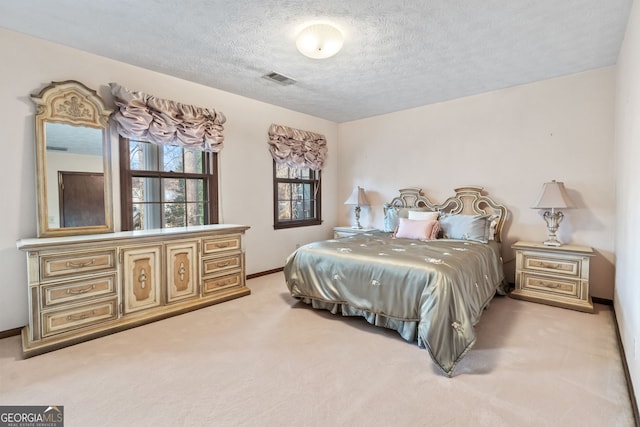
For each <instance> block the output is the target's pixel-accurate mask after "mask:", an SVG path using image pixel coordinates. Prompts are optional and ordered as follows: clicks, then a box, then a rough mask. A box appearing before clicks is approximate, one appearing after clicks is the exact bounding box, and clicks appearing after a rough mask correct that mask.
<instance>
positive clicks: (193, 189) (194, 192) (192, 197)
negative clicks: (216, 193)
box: [186, 179, 208, 202]
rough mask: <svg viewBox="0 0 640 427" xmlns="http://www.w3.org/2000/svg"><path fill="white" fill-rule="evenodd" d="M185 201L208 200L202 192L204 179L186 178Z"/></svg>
mask: <svg viewBox="0 0 640 427" xmlns="http://www.w3.org/2000/svg"><path fill="white" fill-rule="evenodd" d="M186 181H187V191H186V201H187V202H208V200H206V198H205V194H204V180H203V179H187V180H186Z"/></svg>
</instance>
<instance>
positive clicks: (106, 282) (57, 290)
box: [41, 273, 117, 308]
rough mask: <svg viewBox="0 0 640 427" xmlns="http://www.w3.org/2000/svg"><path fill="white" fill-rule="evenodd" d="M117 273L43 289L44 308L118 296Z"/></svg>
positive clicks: (43, 287)
mask: <svg viewBox="0 0 640 427" xmlns="http://www.w3.org/2000/svg"><path fill="white" fill-rule="evenodd" d="M116 283H117V276H116V273H111V274H108V275H105V276H100V277H92V278H90V279H81V280H68V281H65V282H62V283H56V284H48V285H43V286H42V287H41V291H42V308H48V307H51V306H56V305H59V304H64V303H71V302H80V301H84V300H87V299H96V298H97V297H103V296H108V295H114V296H115V295H116Z"/></svg>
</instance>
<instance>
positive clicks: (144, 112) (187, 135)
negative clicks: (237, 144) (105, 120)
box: [109, 83, 227, 152]
mask: <svg viewBox="0 0 640 427" xmlns="http://www.w3.org/2000/svg"><path fill="white" fill-rule="evenodd" d="M109 86H110V87H111V93H112V94H113V97H114V102H115V104H116V106H117V107H118V109H116V111H115V112H114V113H113V116H112V117H113V119H114V120H115V121H116V123H117V124H118V133H119V134H120V135H122V136H123V137H125V138H132V139H137V140H140V141H146V142H152V143H154V144H166V145H181V146H183V147H185V148H192V149H199V150H203V151H212V152H218V151H220V150H221V149H222V143H223V141H224V136H223V135H222V131H223V130H224V128H223V126H222V125H223V124H224V122H226V120H227V119H226V117H225V116H224V114H222V113H221V112H217V111H215V110H214V109H209V108H201V107H195V106H193V105H186V104H181V103H179V102H175V101H169V100H166V99H160V98H156V97H154V96H152V95H147V94H145V93H142V92H133V91H130V90H128V89H126V88H125V87H123V86H120V85H119V84H117V83H109Z"/></svg>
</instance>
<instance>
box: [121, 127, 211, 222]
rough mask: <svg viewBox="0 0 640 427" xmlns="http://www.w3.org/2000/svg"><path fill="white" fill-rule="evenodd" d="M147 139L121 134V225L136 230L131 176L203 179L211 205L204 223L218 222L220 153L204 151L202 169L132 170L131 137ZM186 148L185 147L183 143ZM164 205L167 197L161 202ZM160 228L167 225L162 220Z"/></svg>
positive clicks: (206, 212) (206, 211)
mask: <svg viewBox="0 0 640 427" xmlns="http://www.w3.org/2000/svg"><path fill="white" fill-rule="evenodd" d="M132 140H133V141H139V142H145V143H148V144H152V145H158V147H160V149H161V148H162V147H161V145H159V144H153V143H151V142H148V141H140V140H134V139H130V138H125V137H123V136H120V144H119V145H120V147H119V148H120V153H119V157H120V221H121V223H120V228H121V230H122V231H133V230H134V228H133V226H134V225H133V204H134V203H133V199H132V193H131V191H132V179H133V178H170V179H171V178H177V179H180V178H183V179H204V180H205V182H204V184H205V187H206V190H205V191H206V194H207V197H208V199H209V203H208V209H205V221H204V224H205V225H207V224H218V223H219V217H218V191H219V190H218V173H217V170H218V154H217V153H214V152H206V151H203V156H204V157H203V164H204V169H205V171H204V172H203V173H201V174H200V173H191V172H173V171H148V170H132V169H131V156H130V141H132ZM181 148H184V147H181ZM160 203H161V204H163V205H164V203H165V202H164V201H161V202H160ZM160 225H161V226H160V229H162V228H165V227H162V224H160Z"/></svg>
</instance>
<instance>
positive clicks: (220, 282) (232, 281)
mask: <svg viewBox="0 0 640 427" xmlns="http://www.w3.org/2000/svg"><path fill="white" fill-rule="evenodd" d="M242 283H243V280H242V272H241V271H239V272H237V273H235V274H230V275H227V276H221V277H212V278H208V279H204V280H203V281H202V294H203V295H208V294H212V293H215V292H218V291H222V290H224V289H229V288H235V287H240V286H241V285H242Z"/></svg>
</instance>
